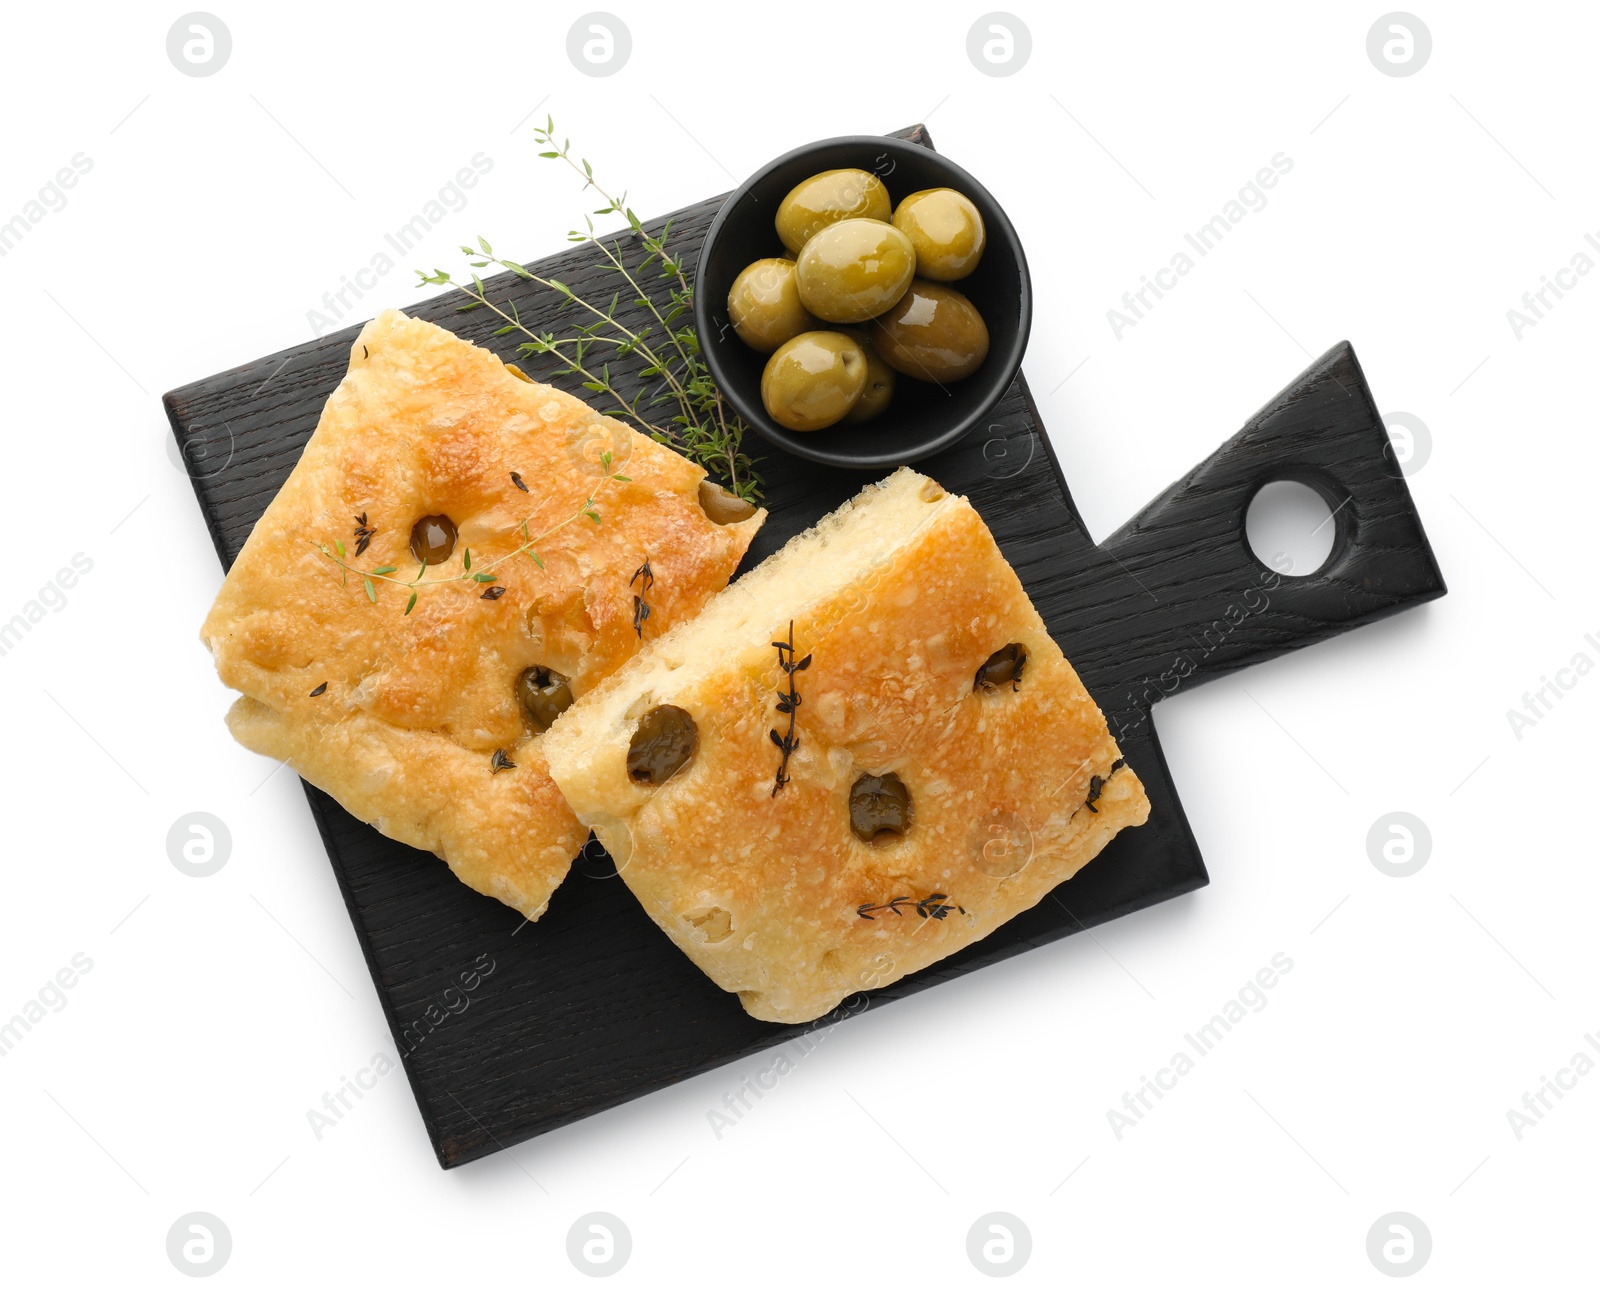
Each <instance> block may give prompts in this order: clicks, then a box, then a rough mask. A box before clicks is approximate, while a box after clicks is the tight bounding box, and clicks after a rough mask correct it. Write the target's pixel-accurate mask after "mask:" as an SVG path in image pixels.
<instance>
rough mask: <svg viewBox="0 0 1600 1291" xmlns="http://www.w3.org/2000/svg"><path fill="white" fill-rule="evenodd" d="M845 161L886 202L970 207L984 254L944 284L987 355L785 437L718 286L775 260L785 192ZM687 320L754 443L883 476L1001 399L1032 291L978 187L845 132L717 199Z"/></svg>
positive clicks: (1018, 351) (997, 214)
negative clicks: (957, 200)
mask: <svg viewBox="0 0 1600 1291" xmlns="http://www.w3.org/2000/svg"><path fill="white" fill-rule="evenodd" d="M846 166H853V167H857V168H859V169H861V170H870V171H873V172H875V173H876V174H877V175H878V177H879V178H881V179H882V180H883V182H884V185H885V186H886V187H887V188H888V190H889V196H890V199H891V200H892V201H893V202H895V203H896V204H898V203H899V201H900V199H901V198H902V197H905V196H907V195H908V194H911V193H915V192H917V191H919V190H920V189H924V188H954V189H956V190H957V191H958V192H961V193H964V194H966V196H968V197H969V198H971V199H972V201H973V202H974V203H975V204H976V205H977V207H978V210H979V211H980V212H981V213H982V215H983V223H984V227H985V230H986V232H987V235H988V243H987V247H986V248H985V250H984V253H983V259H982V260H981V261H979V263H978V267H977V269H975V270H974V271H973V272H972V273H971V274H970V275H968V276H967V277H966V278H963V279H961V280H960V281H959V282H953V283H951V284H950V286H952V287H955V288H956V289H957V290H959V291H961V292H963V293H964V294H965V295H966V296H967V298H968V299H970V300H971V301H972V303H973V304H974V305H976V306H977V308H978V312H979V313H981V314H982V315H983V320H984V322H985V324H986V325H987V326H988V328H989V354H988V357H987V358H985V359H984V361H983V366H982V367H980V368H979V369H978V370H977V371H976V372H974V373H973V374H972V375H971V376H969V377H966V378H965V379H963V380H961V381H951V382H948V383H946V384H944V385H942V386H941V385H935V384H933V383H931V382H926V381H914V380H912V379H911V378H909V377H903V376H902V377H899V378H898V379H897V380H896V382H895V391H894V399H893V400H892V401H891V402H890V404H889V408H888V410H887V411H886V412H884V413H883V414H882V415H881V416H879V417H878V418H876V419H875V420H873V421H870V422H867V423H865V424H864V425H860V426H847V425H838V426H830V427H828V428H827V429H826V430H813V431H807V432H799V431H793V430H786V429H784V428H783V427H782V426H780V425H778V423H777V422H775V421H773V420H772V418H770V417H769V416H767V413H766V410H765V409H764V408H763V407H762V406H761V371H762V369H763V368H764V367H765V366H766V362H767V356H766V355H765V354H758V353H757V352H756V351H755V350H752V349H751V348H750V347H749V346H747V345H746V344H745V343H744V342H743V341H741V340H740V339H739V338H738V336H737V335H735V334H734V330H733V325H732V324H731V323H730V322H729V321H728V290H729V288H731V287H732V286H733V280H734V279H735V278H737V277H738V276H739V273H740V271H741V270H742V269H744V267H745V266H746V265H748V264H749V263H750V262H751V261H752V260H760V259H762V258H763V257H765V256H776V255H781V254H783V243H781V242H780V241H779V240H778V234H777V230H776V229H775V228H774V227H773V219H774V217H775V216H776V215H777V213H778V204H779V203H780V202H781V201H783V199H784V197H785V196H787V195H788V192H789V190H790V189H791V188H793V187H794V186H795V185H796V184H798V183H799V182H800V181H801V180H803V179H806V178H808V177H810V176H812V175H815V174H816V173H817V172H818V171H822V170H835V169H839V168H841V167H846ZM694 321H695V327H696V329H697V330H698V331H699V333H700V346H701V349H702V351H703V352H704V355H705V360H706V366H707V367H708V368H710V370H711V377H712V379H713V380H714V381H715V382H716V383H717V385H718V387H719V388H720V389H721V390H722V393H723V396H724V397H725V398H726V399H727V400H728V402H729V403H731V404H732V405H733V406H734V408H735V409H736V410H737V411H738V413H739V415H740V416H741V417H743V418H744V419H745V421H747V422H748V423H749V424H750V425H751V426H753V427H754V428H755V429H756V430H757V431H759V432H760V433H761V435H762V436H763V437H764V438H766V439H768V440H770V441H771V442H772V443H774V444H776V445H778V447H780V448H784V449H787V450H788V451H789V452H791V453H795V454H797V455H798V456H800V457H806V458H810V459H811V460H812V461H814V462H824V463H827V464H828V465H831V466H850V467H857V468H859V469H863V470H883V469H892V468H893V467H896V466H903V465H905V464H906V463H907V462H915V461H918V460H919V459H921V458H924V457H927V456H929V455H930V454H933V453H937V452H938V451H939V450H940V449H943V448H948V447H949V446H950V445H951V444H954V443H955V442H956V441H957V440H959V439H960V438H961V437H962V436H963V435H965V434H966V433H967V432H968V431H969V430H971V429H972V427H973V426H974V425H975V424H976V423H977V422H978V421H979V420H980V419H981V418H982V417H983V415H984V414H985V413H987V412H988V411H989V409H990V408H992V407H994V405H995V404H996V403H997V402H998V401H999V399H1000V397H1001V396H1002V395H1004V394H1005V392H1006V390H1007V389H1009V388H1010V386H1011V382H1012V380H1013V379H1014V378H1015V377H1016V375H1017V369H1018V368H1019V367H1020V366H1021V365H1022V352H1023V350H1024V349H1025V348H1027V344H1028V327H1029V324H1030V323H1031V322H1032V321H1033V291H1032V288H1031V286H1030V284H1029V281H1028V262H1027V259H1026V258H1025V257H1024V256H1023V254H1022V243H1021V240H1020V239H1019V238H1018V237H1017V231H1016V229H1014V228H1012V226H1011V221H1010V220H1008V219H1007V218H1006V214H1005V212H1004V211H1002V210H1001V209H1000V206H999V203H997V202H996V201H995V200H994V198H993V197H992V196H990V193H989V190H988V189H986V188H985V187H984V186H983V185H982V184H980V183H978V181H977V180H975V179H974V178H973V177H972V176H971V175H969V174H967V172H966V171H964V170H962V169H961V167H960V166H957V165H956V164H955V163H954V162H951V161H949V160H947V159H946V158H944V157H942V156H940V155H939V154H938V153H936V152H934V151H933V150H932V149H931V148H924V147H923V146H922V145H920V144H915V143H910V142H908V141H907V140H904V139H890V138H885V137H883V136H880V135H849V136H846V137H845V138H842V139H824V140H822V141H821V142H820V143H812V144H807V145H806V146H805V147H803V148H796V149H795V150H794V151H793V152H789V153H785V154H784V155H783V156H781V157H779V158H778V159H777V160H776V161H771V162H768V163H767V164H766V165H765V166H763V167H762V168H761V169H760V170H758V171H756V173H755V174H754V175H752V176H751V177H750V178H749V179H747V180H745V182H744V183H743V184H741V185H740V186H739V187H738V188H737V189H736V190H735V191H734V192H733V193H732V195H730V196H729V198H728V200H727V201H726V202H725V203H723V206H722V209H721V210H720V211H718V212H717V217H716V219H714V220H713V221H712V222H711V228H710V231H709V232H707V234H706V241H705V247H704V248H703V250H702V251H701V253H700V267H699V270H698V272H697V273H696V274H695V284H694Z"/></svg>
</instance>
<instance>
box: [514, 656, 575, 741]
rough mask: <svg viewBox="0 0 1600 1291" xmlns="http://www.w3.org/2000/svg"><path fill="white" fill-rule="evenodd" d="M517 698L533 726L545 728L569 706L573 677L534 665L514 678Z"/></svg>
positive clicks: (545, 729) (553, 723) (540, 728)
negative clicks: (515, 679)
mask: <svg viewBox="0 0 1600 1291" xmlns="http://www.w3.org/2000/svg"><path fill="white" fill-rule="evenodd" d="M517 698H518V699H519V700H521V701H522V710H523V712H525V713H527V715H528V717H529V718H530V719H531V720H532V722H533V724H534V726H535V727H536V728H537V729H539V730H541V731H548V730H549V729H550V728H551V727H552V726H554V725H555V721H556V718H558V717H560V716H561V714H562V713H564V712H566V711H567V709H569V708H571V707H572V678H570V677H567V676H565V675H563V674H562V673H559V672H556V671H555V670H554V669H553V668H545V667H542V666H540V665H538V664H535V665H534V666H533V667H532V668H525V669H523V671H522V674H521V675H520V676H519V677H518V678H517Z"/></svg>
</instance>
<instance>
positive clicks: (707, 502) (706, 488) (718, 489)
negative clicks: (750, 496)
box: [699, 480, 756, 524]
mask: <svg viewBox="0 0 1600 1291" xmlns="http://www.w3.org/2000/svg"><path fill="white" fill-rule="evenodd" d="M699 497H700V509H701V510H702V511H704V512H705V513H706V519H708V520H709V521H711V523H712V524H738V523H739V521H741V520H748V519H749V518H750V517H751V516H753V515H754V514H755V513H756V508H755V506H754V505H753V504H752V503H749V502H746V501H745V500H744V499H743V498H741V497H740V496H739V495H738V494H736V493H729V492H728V490H727V489H725V488H723V487H722V485H720V484H718V483H716V482H715V481H714V480H701V481H700V492H699Z"/></svg>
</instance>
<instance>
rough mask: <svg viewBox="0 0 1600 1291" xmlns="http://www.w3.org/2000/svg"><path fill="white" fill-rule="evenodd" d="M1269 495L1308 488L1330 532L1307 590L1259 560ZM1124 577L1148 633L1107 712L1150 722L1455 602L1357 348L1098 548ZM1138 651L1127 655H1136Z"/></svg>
mask: <svg viewBox="0 0 1600 1291" xmlns="http://www.w3.org/2000/svg"><path fill="white" fill-rule="evenodd" d="M1274 480H1297V481H1300V482H1302V483H1304V484H1307V485H1310V486H1311V487H1312V488H1313V489H1315V490H1316V491H1317V492H1318V493H1320V494H1321V495H1322V497H1323V498H1324V499H1325V500H1326V501H1327V503H1328V507H1329V509H1330V510H1331V511H1332V512H1333V518H1332V523H1333V524H1334V526H1335V533H1334V540H1333V549H1332V551H1331V552H1330V553H1329V556H1328V559H1327V560H1326V561H1325V562H1324V563H1323V565H1322V566H1321V567H1320V568H1319V569H1317V570H1316V571H1315V572H1314V573H1312V574H1310V575H1309V576H1305V577H1299V576H1296V575H1294V574H1293V573H1292V571H1290V570H1288V569H1284V568H1273V567H1272V566H1271V565H1268V564H1264V563H1263V562H1262V561H1260V560H1259V559H1257V557H1256V556H1255V554H1254V553H1253V552H1252V551H1251V550H1250V545H1249V542H1248V541H1247V539H1246V537H1245V510H1246V508H1247V507H1248V506H1249V504H1250V500H1251V499H1252V498H1253V497H1254V496H1255V494H1256V491H1257V490H1258V489H1260V488H1261V486H1262V485H1264V484H1268V483H1270V482H1272V481H1274ZM1101 550H1102V552H1103V553H1104V554H1105V555H1107V556H1109V557H1110V558H1111V560H1112V561H1114V562H1115V563H1114V564H1113V565H1111V566H1110V569H1109V571H1108V573H1109V576H1112V577H1117V576H1125V578H1126V579H1127V580H1131V583H1129V584H1128V586H1127V589H1126V593H1125V598H1119V599H1123V600H1124V604H1126V605H1127V607H1128V610H1129V612H1130V615H1132V614H1133V613H1134V607H1135V606H1137V607H1138V609H1137V620H1138V630H1137V631H1136V632H1135V633H1133V634H1129V633H1128V630H1127V628H1128V625H1127V624H1124V626H1123V629H1122V633H1121V634H1120V642H1119V644H1120V647H1121V648H1120V649H1119V650H1118V651H1117V654H1118V655H1119V657H1118V658H1117V659H1115V660H1112V659H1109V658H1107V659H1104V660H1103V662H1104V663H1105V665H1106V666H1105V668H1104V669H1103V670H1100V671H1101V676H1100V678H1099V679H1098V680H1099V691H1098V693H1099V695H1100V697H1101V703H1102V706H1103V707H1105V708H1107V709H1108V710H1113V709H1115V710H1128V711H1129V713H1130V715H1131V712H1132V710H1135V709H1139V710H1143V711H1145V712H1148V710H1149V708H1150V706H1151V705H1152V704H1154V703H1156V702H1157V701H1159V700H1160V699H1162V698H1164V697H1166V696H1167V695H1170V694H1173V693H1175V692H1176V691H1178V690H1179V689H1180V688H1187V687H1190V686H1194V685H1197V684H1199V683H1200V682H1204V681H1208V680H1210V679H1211V678H1213V677H1220V676H1222V675H1223V674H1224V673H1228V672H1232V671H1233V670H1234V669H1236V668H1243V667H1245V666H1247V665H1249V664H1253V663H1259V662H1261V661H1263V660H1266V659H1271V658H1274V657H1276V656H1277V655H1280V654H1284V653H1285V652H1287V651H1289V650H1295V649H1298V648H1299V647H1301V646H1306V645H1310V644H1312V643H1313V642H1316V641H1322V640H1325V639H1326V638H1328V637H1331V636H1335V635H1337V634H1338V633H1340V632H1345V631H1348V630H1349V629H1350V628H1354V627H1359V626H1360V625H1361V624H1363V623H1370V622H1372V621H1374V620H1376V619H1381V618H1383V617H1385V616H1386V615H1390V614H1394V613H1397V612H1398V611H1400V610H1404V609H1408V608H1410V607H1411V606H1413V605H1420V604H1421V603H1423V602H1424V601H1430V600H1433V599H1434V598H1436V597H1439V596H1443V595H1444V593H1445V584H1444V578H1443V576H1442V575H1441V574H1440V572H1439V566H1438V563H1437V562H1436V561H1435V560H1434V556H1433V549H1432V548H1431V547H1430V546H1429V545H1428V538H1427V535H1426V534H1425V533H1424V532H1423V528H1422V520H1421V518H1420V517H1419V516H1418V514H1417V509H1416V506H1415V504H1414V503H1413V502H1412V499H1411V492H1410V490H1409V489H1408V488H1407V487H1406V482H1405V477H1404V475H1403V473H1402V472H1401V469H1400V466H1399V464H1398V462H1397V461H1396V458H1395V455H1394V450H1393V448H1392V446H1391V443H1390V440H1389V436H1388V432H1387V431H1386V430H1385V429H1384V425H1383V421H1382V418H1381V417H1380V416H1379V415H1378V411H1377V408H1376V407H1375V405H1374V403H1373V400H1372V392H1371V391H1370V390H1369V389H1368V387H1367V381H1366V377H1365V376H1364V375H1363V373H1362V371H1361V365H1360V364H1359V363H1358V362H1357V360H1356V355H1355V351H1354V350H1353V349H1352V348H1351V346H1350V344H1349V342H1348V341H1341V342H1340V343H1339V344H1337V345H1335V346H1334V347H1333V348H1332V349H1330V350H1329V351H1328V352H1327V353H1326V354H1324V355H1323V356H1322V357H1321V358H1319V359H1317V360H1316V361H1315V362H1314V363H1312V364H1311V366H1310V367H1308V368H1307V369H1306V370H1305V371H1304V372H1302V373H1301V374H1300V376H1298V377H1297V378H1295V380H1294V381H1293V382H1291V383H1290V384H1289V386H1288V387H1286V388H1285V389H1284V390H1283V391H1282V392H1281V393H1280V394H1278V395H1277V397H1276V398H1274V399H1273V400H1272V401H1271V402H1270V403H1268V404H1267V405H1266V406H1265V407H1264V408H1262V409H1261V411H1260V412H1258V413H1256V415H1255V416H1254V417H1252V418H1251V419H1250V420H1249V422H1247V423H1246V425H1245V427H1244V429H1242V430H1241V431H1239V433H1238V434H1236V435H1235V436H1233V438H1232V439H1230V440H1228V441H1227V443H1225V444H1223V445H1222V447H1221V448H1219V449H1218V450H1217V451H1216V452H1215V453H1213V454H1212V455H1211V456H1210V457H1208V458H1207V459H1206V460H1205V461H1204V462H1202V463H1200V465H1198V466H1197V467H1195V468H1194V470H1192V471H1190V472H1189V473H1188V474H1187V475H1186V476H1184V477H1183V478H1182V479H1181V480H1179V481H1178V482H1177V483H1176V484H1174V485H1173V486H1172V487H1171V488H1169V489H1168V490H1167V491H1166V492H1164V493H1162V494H1161V495H1160V496H1159V497H1157V498H1156V499H1154V500H1153V501H1152V502H1151V503H1150V504H1149V505H1148V506H1146V507H1145V508H1144V510H1142V511H1140V512H1139V514H1138V515H1136V516H1135V517H1134V518H1133V519H1132V520H1130V521H1129V522H1128V523H1127V524H1125V525H1123V526H1122V528H1121V529H1119V530H1117V532H1116V533H1114V534H1113V535H1112V536H1111V537H1110V538H1109V539H1107V540H1106V542H1104V543H1103V544H1101ZM1130 635H1131V637H1132V639H1131V640H1130Z"/></svg>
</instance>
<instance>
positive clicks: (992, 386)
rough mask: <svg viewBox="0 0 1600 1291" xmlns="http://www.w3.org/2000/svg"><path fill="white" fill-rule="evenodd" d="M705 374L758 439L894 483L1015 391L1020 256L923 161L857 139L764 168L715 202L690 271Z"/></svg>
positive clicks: (954, 183) (977, 201) (1027, 314)
mask: <svg viewBox="0 0 1600 1291" xmlns="http://www.w3.org/2000/svg"><path fill="white" fill-rule="evenodd" d="M694 312H695V325H696V328H697V330H698V332H699V335H700V345H701V350H702V352H703V354H704V357H705V361H706V366H707V368H709V369H710V372H711V378H712V380H714V381H715V382H716V383H717V386H718V388H719V389H720V390H721V391H722V393H723V396H724V397H725V398H726V399H727V400H728V402H729V403H730V404H732V406H733V407H734V409H735V410H736V411H737V412H738V413H739V415H740V416H741V417H743V418H744V420H745V421H746V422H747V423H748V424H749V425H750V426H752V427H753V428H754V429H755V430H757V431H758V432H759V433H760V434H761V435H762V436H763V437H764V438H766V439H768V440H770V441H771V442H772V443H774V444H777V445H778V446H779V447H781V448H784V449H787V450H788V451H789V452H791V453H795V454H797V455H798V456H800V457H805V458H809V459H810V460H812V461H815V462H824V463H827V464H828V465H832V466H848V467H857V468H861V469H866V470H882V469H890V468H893V467H897V466H903V465H905V464H907V463H909V462H915V461H919V460H921V459H922V458H925V457H928V456H929V455H931V454H933V453H937V452H939V451H940V450H941V449H944V448H948V447H949V446H950V445H952V444H954V443H956V442H957V441H958V440H960V439H961V438H963V437H964V436H965V435H966V434H967V433H968V432H969V431H971V430H972V428H973V427H974V426H975V425H977V424H978V422H979V421H981V420H982V418H983V417H984V415H985V414H986V413H988V411H989V410H990V409H991V408H993V407H994V405H995V404H996V403H997V402H999V400H1000V399H1001V398H1002V397H1003V396H1004V395H1005V393H1006V391H1007V390H1009V389H1010V387H1011V383H1012V382H1013V381H1014V380H1015V379H1016V375H1017V370H1018V368H1019V367H1021V365H1022V353H1023V350H1024V349H1025V348H1026V346H1027V341H1028V327H1029V324H1030V323H1031V321H1032V317H1033V294H1032V288H1031V286H1030V283H1029V278H1028V264H1027V260H1026V258H1025V257H1024V256H1023V253H1022V244H1021V242H1020V240H1019V239H1018V237H1017V233H1016V230H1015V229H1014V228H1013V227H1012V225H1011V221H1010V220H1008V219H1007V218H1006V214H1005V212H1004V211H1002V210H1001V209H1000V206H999V203H997V202H996V201H995V200H994V198H993V197H992V196H991V195H990V193H989V191H988V190H987V189H986V188H984V187H983V186H982V185H981V184H979V183H978V181H977V180H975V179H974V178H973V177H972V176H971V175H969V174H968V173H967V172H966V171H965V170H963V169H962V168H961V167H960V166H957V165H956V164H955V163H954V162H952V161H949V160H948V159H947V158H945V157H943V156H941V155H940V154H939V153H936V152H934V151H933V150H932V149H931V148H927V147H924V146H922V145H921V144H916V143H912V142H910V141H909V140H905V139H894V138H887V137H883V136H878V135H855V136H848V137H846V138H841V139H827V140H823V141H822V142H820V143H813V144H807V145H806V146H805V147H803V148H797V149H795V151H793V152H790V153H786V154H784V155H783V156H782V157H779V158H777V159H776V160H775V161H771V162H768V163H767V165H765V166H763V167H762V168H761V169H760V170H758V171H757V172H756V173H755V174H754V175H752V176H751V177H750V178H749V179H747V180H746V181H745V182H744V183H743V184H742V185H740V187H739V188H738V189H736V190H735V191H734V192H733V193H732V194H731V195H730V196H729V197H728V200H727V201H726V202H725V203H723V206H722V209H721V210H720V211H719V212H718V213H717V216H716V218H715V219H714V220H713V221H712V223H711V228H710V230H709V231H708V232H707V234H706V241H705V245H704V247H703V249H702V250H701V254H700V264H699V267H698V270H697V271H696V275H695V293H694Z"/></svg>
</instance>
